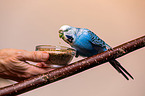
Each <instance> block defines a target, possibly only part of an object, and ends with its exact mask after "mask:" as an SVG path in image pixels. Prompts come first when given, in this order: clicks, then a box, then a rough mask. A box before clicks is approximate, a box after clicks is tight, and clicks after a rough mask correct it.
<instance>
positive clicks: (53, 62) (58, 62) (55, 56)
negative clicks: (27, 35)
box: [36, 45, 76, 68]
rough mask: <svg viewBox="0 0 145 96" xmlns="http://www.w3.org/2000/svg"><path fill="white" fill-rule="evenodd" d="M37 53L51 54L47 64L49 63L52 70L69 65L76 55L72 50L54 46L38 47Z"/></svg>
mask: <svg viewBox="0 0 145 96" xmlns="http://www.w3.org/2000/svg"><path fill="white" fill-rule="evenodd" d="M36 51H46V52H48V53H49V59H48V61H47V62H46V64H47V63H48V66H49V67H51V68H59V67H63V66H66V65H68V64H69V63H70V61H71V60H72V59H73V57H74V56H75V54H76V51H75V50H74V49H72V48H68V47H64V46H53V45H38V46H36Z"/></svg>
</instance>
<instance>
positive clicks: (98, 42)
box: [88, 31, 111, 49]
mask: <svg viewBox="0 0 145 96" xmlns="http://www.w3.org/2000/svg"><path fill="white" fill-rule="evenodd" d="M88 34H89V35H90V37H91V39H90V42H91V43H92V44H93V45H96V46H99V47H102V48H106V47H107V48H108V49H111V47H110V46H109V45H108V44H106V43H105V42H104V41H103V40H102V39H100V38H99V37H98V36H97V35H96V34H94V33H93V32H92V31H88Z"/></svg>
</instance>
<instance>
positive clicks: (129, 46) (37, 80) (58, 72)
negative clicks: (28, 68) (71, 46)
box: [0, 36, 145, 96]
mask: <svg viewBox="0 0 145 96" xmlns="http://www.w3.org/2000/svg"><path fill="white" fill-rule="evenodd" d="M144 46H145V36H142V37H140V38H137V39H135V40H132V41H130V42H127V43H124V44H122V45H120V46H117V47H115V48H113V50H108V51H105V52H103V53H100V54H98V55H94V56H92V57H89V58H85V59H83V60H80V61H78V62H75V63H72V64H70V65H68V66H65V67H63V68H58V69H55V70H53V71H51V72H49V73H45V74H42V75H38V76H35V77H32V78H30V79H27V80H24V81H22V82H19V83H16V84H14V85H10V86H6V87H3V88H0V96H2V95H5V96H6V95H18V94H21V93H24V92H27V91H30V90H32V89H35V88H38V87H41V86H44V85H46V84H50V83H52V82H55V81H57V80H61V79H63V78H66V77H69V76H71V75H74V74H77V73H79V72H82V71H84V70H87V69H89V68H92V67H95V66H98V65H100V64H103V63H105V62H107V61H109V60H111V59H116V58H119V57H121V56H123V55H126V54H128V53H130V52H132V51H135V50H137V49H139V48H142V47H144Z"/></svg>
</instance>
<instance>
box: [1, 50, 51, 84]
mask: <svg viewBox="0 0 145 96" xmlns="http://www.w3.org/2000/svg"><path fill="white" fill-rule="evenodd" d="M48 59H49V54H48V53H47V52H42V51H32V52H30V51H26V50H20V49H0V77H1V78H5V79H11V80H14V81H18V82H19V81H21V80H25V79H27V78H30V77H33V76H36V75H39V74H43V73H46V72H49V71H51V70H53V69H51V68H49V67H47V66H46V64H45V61H47V60H48ZM27 61H33V62H37V64H36V65H32V64H29V63H28V62H27Z"/></svg>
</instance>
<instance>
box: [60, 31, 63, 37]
mask: <svg viewBox="0 0 145 96" xmlns="http://www.w3.org/2000/svg"><path fill="white" fill-rule="evenodd" d="M59 37H60V38H62V37H63V32H62V30H59Z"/></svg>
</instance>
